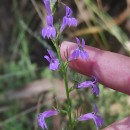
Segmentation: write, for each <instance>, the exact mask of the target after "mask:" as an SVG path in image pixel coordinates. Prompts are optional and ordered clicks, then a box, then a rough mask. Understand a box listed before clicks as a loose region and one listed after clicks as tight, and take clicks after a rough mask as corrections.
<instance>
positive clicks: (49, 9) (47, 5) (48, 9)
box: [43, 0, 52, 15]
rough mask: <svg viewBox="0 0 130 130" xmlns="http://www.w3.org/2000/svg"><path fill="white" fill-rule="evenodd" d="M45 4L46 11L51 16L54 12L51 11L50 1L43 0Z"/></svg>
mask: <svg viewBox="0 0 130 130" xmlns="http://www.w3.org/2000/svg"><path fill="white" fill-rule="evenodd" d="M43 2H44V4H45V7H46V11H47V13H48V15H51V14H52V11H51V7H50V0H43Z"/></svg>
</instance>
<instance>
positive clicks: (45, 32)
mask: <svg viewBox="0 0 130 130" xmlns="http://www.w3.org/2000/svg"><path fill="white" fill-rule="evenodd" d="M44 4H45V7H46V10H47V14H48V16H47V17H46V22H47V27H45V28H43V29H42V36H43V37H44V38H45V37H47V38H48V39H49V38H54V39H55V38H56V28H55V27H54V25H53V15H52V11H51V7H50V0H44ZM77 24H78V21H77V20H76V19H75V18H73V17H72V10H71V9H70V8H69V7H68V6H66V15H65V16H64V17H63V21H62V24H61V27H60V32H62V31H63V30H64V29H65V28H66V27H67V26H69V27H70V26H75V27H76V26H77Z"/></svg>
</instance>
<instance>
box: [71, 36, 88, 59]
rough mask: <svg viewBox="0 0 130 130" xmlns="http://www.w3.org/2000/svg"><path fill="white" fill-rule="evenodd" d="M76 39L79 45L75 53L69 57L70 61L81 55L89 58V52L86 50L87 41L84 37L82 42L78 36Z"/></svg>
mask: <svg viewBox="0 0 130 130" xmlns="http://www.w3.org/2000/svg"><path fill="white" fill-rule="evenodd" d="M76 41H77V43H78V47H77V48H76V49H75V50H74V51H73V53H72V54H71V55H70V57H69V61H71V60H73V59H78V57H79V56H81V58H82V59H84V58H86V60H88V57H89V56H88V53H87V52H86V51H85V50H84V47H85V41H84V39H83V38H82V44H81V43H80V40H79V39H78V38H76Z"/></svg>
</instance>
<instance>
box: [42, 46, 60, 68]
mask: <svg viewBox="0 0 130 130" xmlns="http://www.w3.org/2000/svg"><path fill="white" fill-rule="evenodd" d="M47 51H48V53H49V56H50V57H49V56H47V55H45V56H44V58H45V59H46V60H48V62H49V63H50V64H49V69H50V70H58V69H59V64H60V63H59V60H58V59H56V58H55V57H54V55H53V53H52V51H51V50H48V49H47Z"/></svg>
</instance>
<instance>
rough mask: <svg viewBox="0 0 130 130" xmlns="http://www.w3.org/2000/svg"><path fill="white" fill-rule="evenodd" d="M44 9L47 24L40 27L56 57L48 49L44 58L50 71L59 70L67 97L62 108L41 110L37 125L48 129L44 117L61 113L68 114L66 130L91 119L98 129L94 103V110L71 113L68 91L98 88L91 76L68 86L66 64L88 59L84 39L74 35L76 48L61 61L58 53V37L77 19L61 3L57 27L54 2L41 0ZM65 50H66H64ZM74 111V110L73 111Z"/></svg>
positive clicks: (76, 22)
mask: <svg viewBox="0 0 130 130" xmlns="http://www.w3.org/2000/svg"><path fill="white" fill-rule="evenodd" d="M43 2H44V5H45V8H46V11H47V17H46V23H47V26H46V27H43V29H42V36H43V38H47V39H50V40H51V41H52V43H53V45H54V47H55V49H56V52H57V58H56V57H55V56H54V54H53V52H52V50H48V49H47V52H48V54H47V55H45V56H44V58H45V59H46V60H47V61H48V62H49V69H50V70H52V71H57V70H60V72H61V75H62V77H63V81H64V86H65V91H66V97H67V99H66V100H67V103H66V104H65V107H63V108H64V109H61V107H58V108H55V109H54V110H48V111H45V112H42V113H40V114H39V115H38V124H39V126H40V127H41V128H42V129H43V130H44V129H48V127H47V124H46V122H45V120H46V118H48V117H51V116H54V115H58V114H61V113H64V114H67V115H68V124H69V125H68V126H69V127H68V128H67V130H74V127H75V126H76V124H77V123H78V122H80V121H87V120H90V119H92V120H93V121H94V123H95V125H96V129H97V130H98V129H99V127H101V126H102V125H103V119H102V118H101V116H100V115H98V114H97V113H98V109H97V106H96V105H94V112H92V113H87V114H84V115H78V116H77V115H76V114H73V113H74V111H75V110H72V109H73V108H72V102H71V98H70V93H71V92H72V91H73V90H74V89H85V88H89V87H91V88H92V91H91V93H92V94H96V96H98V95H99V88H98V84H97V78H96V77H92V80H89V81H84V82H82V83H78V84H76V85H75V87H69V84H68V77H67V69H68V64H69V62H71V61H72V60H76V59H78V58H81V59H82V60H89V54H88V52H86V51H85V50H84V47H85V41H84V39H83V38H82V39H81V41H80V39H79V38H77V37H76V42H77V48H76V49H75V50H74V51H73V52H72V54H71V55H70V57H66V61H63V60H62V58H61V55H60V43H59V39H60V36H61V34H62V32H63V31H64V29H65V28H66V27H71V26H74V27H76V26H77V25H78V21H77V19H76V18H74V17H73V12H72V10H71V8H70V7H68V6H66V5H65V4H62V2H61V6H64V8H65V9H66V12H65V16H64V17H63V19H62V20H61V21H62V23H59V28H56V27H55V26H54V23H53V19H54V18H53V16H54V13H56V9H55V4H56V2H54V1H53V0H43ZM66 51H67V50H66ZM75 113H76V111H75Z"/></svg>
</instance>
